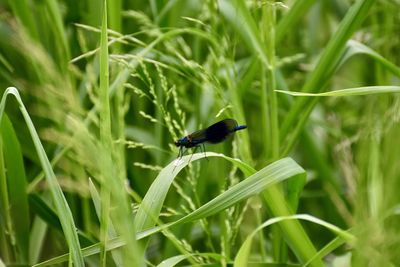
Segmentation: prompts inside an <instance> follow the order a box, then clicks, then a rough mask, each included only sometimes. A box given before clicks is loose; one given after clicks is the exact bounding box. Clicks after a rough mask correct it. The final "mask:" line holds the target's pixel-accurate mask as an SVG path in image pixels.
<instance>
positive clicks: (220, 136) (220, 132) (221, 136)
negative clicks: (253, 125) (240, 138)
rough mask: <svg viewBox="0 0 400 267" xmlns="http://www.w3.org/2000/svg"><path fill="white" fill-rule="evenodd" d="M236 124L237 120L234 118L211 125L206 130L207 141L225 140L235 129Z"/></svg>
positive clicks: (217, 141)
mask: <svg viewBox="0 0 400 267" xmlns="http://www.w3.org/2000/svg"><path fill="white" fill-rule="evenodd" d="M236 126H237V122H236V121H235V120H233V119H225V120H222V121H219V122H217V123H215V124H213V125H211V126H209V127H208V128H207V129H206V130H205V137H206V140H207V142H210V143H213V144H216V143H219V142H222V141H224V140H225V139H226V138H227V137H228V136H229V135H231V134H232V133H233V132H234V131H235V128H236Z"/></svg>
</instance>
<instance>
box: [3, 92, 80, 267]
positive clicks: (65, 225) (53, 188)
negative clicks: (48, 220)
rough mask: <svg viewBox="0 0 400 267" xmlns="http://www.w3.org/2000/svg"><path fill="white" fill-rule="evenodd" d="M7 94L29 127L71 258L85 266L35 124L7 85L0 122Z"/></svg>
mask: <svg viewBox="0 0 400 267" xmlns="http://www.w3.org/2000/svg"><path fill="white" fill-rule="evenodd" d="M8 95H12V96H14V97H15V98H16V100H17V102H18V105H19V108H20V110H21V113H22V116H23V117H24V119H25V122H26V124H27V127H28V129H29V133H30V135H31V137H32V140H33V143H34V145H35V148H36V151H37V154H38V157H39V160H40V163H41V165H42V168H43V171H44V173H45V177H46V181H47V183H48V185H49V190H50V192H51V195H52V198H53V201H54V206H55V208H56V211H57V215H58V217H59V219H60V222H61V225H62V229H63V231H64V235H65V239H66V240H67V243H68V246H69V249H70V252H71V258H72V260H73V263H74V265H75V266H82V267H83V266H85V264H84V261H83V256H82V252H81V248H80V244H79V239H78V234H77V232H76V227H75V223H74V219H73V217H72V213H71V210H70V209H69V206H68V203H67V201H66V199H65V197H64V195H63V193H62V190H61V187H60V185H59V184H58V182H57V178H56V176H55V174H54V171H53V169H52V167H51V164H50V161H49V159H48V158H47V155H46V152H45V150H44V148H43V145H42V143H41V142H40V139H39V135H38V133H37V132H36V129H35V126H34V125H33V122H32V120H31V118H30V116H29V114H28V111H27V110H26V108H25V106H24V103H23V102H22V99H21V97H20V95H19V93H18V90H17V89H16V88H14V87H9V88H7V89H6V91H5V92H4V94H3V97H2V99H1V103H0V122H1V119H2V117H3V113H4V108H5V104H6V100H7V97H8Z"/></svg>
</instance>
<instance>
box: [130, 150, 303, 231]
mask: <svg viewBox="0 0 400 267" xmlns="http://www.w3.org/2000/svg"><path fill="white" fill-rule="evenodd" d="M207 156H208V157H209V156H219V157H223V158H225V159H227V160H230V161H231V162H233V163H235V164H236V163H238V161H237V160H235V159H232V158H229V157H226V156H223V155H222V154H216V153H208V154H207ZM189 157H190V156H186V157H184V158H183V160H184V161H185V162H186V163H185V165H186V164H187V159H189ZM202 157H204V155H203V154H201V153H199V154H194V155H193V158H192V160H197V159H200V158H202ZM237 166H238V167H239V168H241V166H243V165H237ZM174 167H175V166H174V162H172V163H170V164H169V165H168V166H167V167H165V168H164V169H163V171H164V170H165V172H164V173H163V174H162V175H161V174H160V175H159V176H158V177H157V179H156V180H155V181H154V182H153V184H152V186H151V187H150V189H149V191H148V193H147V194H146V196H145V198H144V199H143V202H142V204H141V207H140V209H139V211H140V213H139V211H138V214H137V216H138V217H139V216H140V217H139V218H140V220H139V222H141V224H140V225H139V226H141V229H146V228H149V227H152V226H154V225H155V223H156V221H155V219H157V218H158V216H159V213H160V210H161V207H162V204H163V202H164V199H165V197H166V194H167V192H168V189H169V187H170V185H171V184H172V181H173V179H174V177H175V175H176V174H177V173H178V172H179V171H180V170H181V169H182V168H183V164H181V165H180V166H177V167H176V169H175V170H174V171H173V169H174ZM163 171H162V172H163ZM172 171H173V172H172ZM304 174H305V173H304V170H303V169H302V168H301V167H300V166H299V165H297V163H296V162H295V161H294V160H292V159H291V158H284V159H281V160H278V161H276V162H274V163H272V164H270V165H268V166H266V167H265V168H263V169H261V170H260V171H257V172H255V173H254V174H252V175H251V176H250V177H248V178H246V179H245V180H243V181H241V182H240V183H238V184H236V185H235V186H233V187H231V188H229V189H228V190H227V191H225V192H224V193H222V194H221V195H218V196H217V197H215V198H214V199H212V200H211V201H209V202H207V203H206V204H204V205H203V206H201V207H200V208H198V209H196V210H195V211H193V212H191V213H190V214H188V215H186V216H184V217H183V218H181V219H179V220H177V221H175V222H173V223H171V224H168V225H166V226H167V227H171V226H173V225H177V224H182V223H187V222H190V221H194V220H198V219H201V218H205V217H208V216H211V215H213V214H215V213H217V212H219V211H222V210H224V209H226V208H228V207H230V206H232V205H234V204H236V203H238V202H240V201H242V200H244V199H246V198H249V197H250V196H253V195H256V194H259V193H260V192H262V191H263V190H265V189H266V188H267V187H269V186H270V185H273V184H276V183H278V182H281V181H284V180H286V179H288V178H291V177H293V176H296V175H304ZM167 179H168V180H167ZM163 227H165V226H160V227H159V228H158V229H157V228H152V229H150V230H149V231H143V232H140V233H138V238H144V237H146V236H148V235H150V234H153V233H154V231H160V230H162V229H163ZM138 230H140V228H138Z"/></svg>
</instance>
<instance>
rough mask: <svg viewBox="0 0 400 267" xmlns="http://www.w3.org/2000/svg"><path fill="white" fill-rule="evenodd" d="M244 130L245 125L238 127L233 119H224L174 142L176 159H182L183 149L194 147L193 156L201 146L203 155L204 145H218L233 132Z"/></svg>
mask: <svg viewBox="0 0 400 267" xmlns="http://www.w3.org/2000/svg"><path fill="white" fill-rule="evenodd" d="M246 128H247V126H246V125H238V124H237V122H236V121H235V120H234V119H224V120H222V121H219V122H217V123H214V124H213V125H211V126H209V127H207V128H205V129H202V130H199V131H196V132H194V133H191V134H189V135H187V136H185V137H183V138H181V139H179V140H177V141H176V142H175V145H176V146H177V147H179V154H178V159H179V158H182V156H183V154H184V150H183V149H184V148H191V147H194V151H193V154H194V153H195V152H196V150H197V148H198V147H201V146H202V147H203V151H204V153H205V148H204V143H206V142H207V143H211V144H217V143H220V142H222V141H224V140H225V139H226V138H227V137H229V136H230V135H232V134H233V133H234V132H236V131H239V130H242V129H246ZM193 154H192V155H193ZM189 161H190V160H189Z"/></svg>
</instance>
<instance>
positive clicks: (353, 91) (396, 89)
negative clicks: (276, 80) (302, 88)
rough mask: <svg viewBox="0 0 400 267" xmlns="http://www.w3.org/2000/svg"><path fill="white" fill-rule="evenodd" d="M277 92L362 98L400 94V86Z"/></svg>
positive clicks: (296, 94) (294, 94) (280, 91)
mask: <svg viewBox="0 0 400 267" xmlns="http://www.w3.org/2000/svg"><path fill="white" fill-rule="evenodd" d="M276 92H279V93H283V94H287V95H292V96H314V97H315V96H337V97H338V96H360V95H374V94H387V93H400V86H383V85H382V86H365V87H355V88H346V89H341V90H335V91H330V92H324V93H304V92H291V91H282V90H276Z"/></svg>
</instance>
